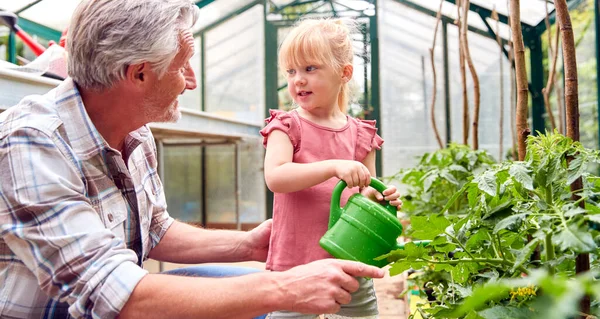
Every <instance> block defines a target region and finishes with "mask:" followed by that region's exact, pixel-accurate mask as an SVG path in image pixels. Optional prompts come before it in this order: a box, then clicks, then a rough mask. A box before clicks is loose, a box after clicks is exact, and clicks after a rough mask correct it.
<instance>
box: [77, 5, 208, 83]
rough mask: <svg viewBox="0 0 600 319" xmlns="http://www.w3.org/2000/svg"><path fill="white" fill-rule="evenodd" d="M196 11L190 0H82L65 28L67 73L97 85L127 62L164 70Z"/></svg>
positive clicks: (120, 73)
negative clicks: (66, 36) (182, 32)
mask: <svg viewBox="0 0 600 319" xmlns="http://www.w3.org/2000/svg"><path fill="white" fill-rule="evenodd" d="M198 11H199V9H198V7H197V6H196V5H194V4H193V3H192V2H191V1H190V0H84V1H82V2H81V3H80V4H79V6H78V7H77V9H76V10H75V12H74V13H73V17H72V19H71V24H70V26H69V31H68V38H67V51H68V56H69V57H68V65H67V67H68V72H69V76H70V77H71V78H73V80H74V81H75V82H76V83H77V84H78V85H79V86H80V87H82V88H85V89H90V90H96V91H98V90H103V89H108V88H110V87H112V86H113V85H114V84H115V83H116V82H118V81H120V80H122V79H124V78H125V71H126V69H127V67H128V66H129V65H134V64H140V63H144V62H148V63H150V64H151V65H152V68H153V70H155V72H156V73H157V74H158V75H159V77H160V76H163V75H164V74H165V72H166V71H167V68H168V66H169V64H170V63H171V61H172V60H173V58H174V57H175V55H176V54H177V51H178V49H179V34H180V32H181V31H182V30H187V29H190V28H191V27H192V26H193V25H194V24H195V23H196V20H197V19H198Z"/></svg>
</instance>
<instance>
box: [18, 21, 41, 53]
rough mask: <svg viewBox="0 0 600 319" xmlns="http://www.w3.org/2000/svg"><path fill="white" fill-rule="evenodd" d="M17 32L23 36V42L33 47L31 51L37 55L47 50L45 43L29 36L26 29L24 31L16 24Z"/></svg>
mask: <svg viewBox="0 0 600 319" xmlns="http://www.w3.org/2000/svg"><path fill="white" fill-rule="evenodd" d="M15 34H16V35H17V36H18V37H19V38H21V40H23V42H24V43H25V44H26V45H27V47H29V48H30V49H31V51H33V53H34V54H35V55H37V56H40V55H41V54H42V53H44V51H46V48H45V47H44V46H43V45H41V44H39V43H37V42H36V41H35V40H34V39H33V38H32V37H31V36H29V34H27V33H25V31H23V30H22V29H21V28H19V26H17V25H15Z"/></svg>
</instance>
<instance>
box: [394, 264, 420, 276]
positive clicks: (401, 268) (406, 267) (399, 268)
mask: <svg viewBox="0 0 600 319" xmlns="http://www.w3.org/2000/svg"><path fill="white" fill-rule="evenodd" d="M426 265H427V264H426V263H425V262H422V261H418V262H417V261H410V260H401V261H397V262H395V263H393V264H392V265H391V267H390V276H396V275H399V274H401V273H403V272H405V271H406V270H409V269H411V268H412V269H414V270H419V269H421V268H423V267H425V266H426Z"/></svg>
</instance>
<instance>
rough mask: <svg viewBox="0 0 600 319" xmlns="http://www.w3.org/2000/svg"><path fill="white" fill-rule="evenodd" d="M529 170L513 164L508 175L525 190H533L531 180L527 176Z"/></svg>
mask: <svg viewBox="0 0 600 319" xmlns="http://www.w3.org/2000/svg"><path fill="white" fill-rule="evenodd" d="M529 172H530V171H529V170H528V169H527V168H525V166H524V165H523V164H518V163H515V164H513V165H511V166H510V169H509V170H508V173H509V174H510V176H512V177H513V178H514V179H515V180H516V181H517V182H519V184H521V185H522V186H523V187H524V188H525V189H528V190H530V191H532V190H533V179H532V178H531V176H529Z"/></svg>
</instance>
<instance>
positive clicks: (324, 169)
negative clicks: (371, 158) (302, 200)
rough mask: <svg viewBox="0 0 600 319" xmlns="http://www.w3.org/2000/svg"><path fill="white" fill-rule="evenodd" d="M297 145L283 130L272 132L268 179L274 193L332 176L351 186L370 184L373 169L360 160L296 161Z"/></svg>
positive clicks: (313, 184)
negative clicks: (295, 145) (295, 147)
mask: <svg viewBox="0 0 600 319" xmlns="http://www.w3.org/2000/svg"><path fill="white" fill-rule="evenodd" d="M293 156H294V147H293V145H292V142H291V141H290V139H289V137H288V136H287V135H286V134H285V133H284V132H282V131H279V130H274V131H273V132H271V133H270V134H269V138H268V143H267V153H266V155H265V181H266V183H267V186H268V187H269V189H270V190H271V191H272V192H274V193H291V192H297V191H299V190H303V189H306V188H309V187H312V186H315V185H317V184H320V183H322V182H324V181H326V180H328V179H330V178H332V177H338V178H340V179H342V180H344V181H345V182H346V183H347V184H348V187H355V186H360V187H365V186H367V185H369V183H370V180H371V174H370V172H369V169H368V168H367V167H366V166H365V165H364V164H362V163H361V162H357V161H350V160H326V161H319V162H314V163H294V162H293V161H292V160H293Z"/></svg>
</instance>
